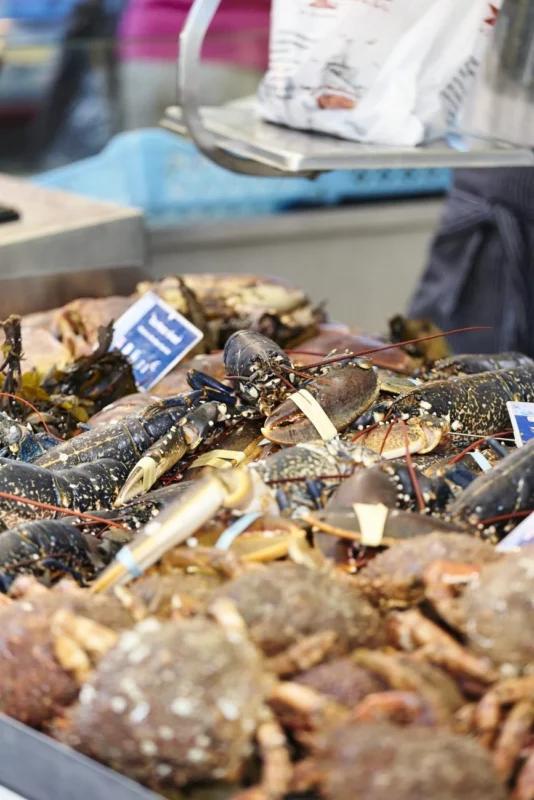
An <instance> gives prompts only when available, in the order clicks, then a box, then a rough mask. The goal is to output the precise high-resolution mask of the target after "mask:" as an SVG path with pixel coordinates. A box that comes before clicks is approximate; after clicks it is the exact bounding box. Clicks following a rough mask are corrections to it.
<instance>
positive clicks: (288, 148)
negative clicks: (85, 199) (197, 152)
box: [161, 98, 534, 176]
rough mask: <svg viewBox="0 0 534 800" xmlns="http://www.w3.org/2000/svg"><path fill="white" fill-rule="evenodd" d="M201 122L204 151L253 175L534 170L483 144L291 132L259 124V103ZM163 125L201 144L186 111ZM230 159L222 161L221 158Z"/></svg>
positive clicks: (172, 111)
mask: <svg viewBox="0 0 534 800" xmlns="http://www.w3.org/2000/svg"><path fill="white" fill-rule="evenodd" d="M199 119H200V120H201V121H202V125H203V127H204V129H205V131H206V132H207V133H208V134H209V136H210V137H211V139H212V141H213V146H212V147H211V149H206V147H205V146H204V145H203V146H202V147H201V148H200V149H201V150H202V151H203V152H204V154H205V155H207V156H208V157H209V158H211V159H212V161H216V162H217V163H221V165H222V166H225V167H226V168H228V169H234V170H235V171H240V172H242V171H245V170H244V169H236V166H240V167H243V166H244V165H247V169H246V171H247V173H248V174H263V175H279V176H283V175H293V176H294V175H313V174H316V173H318V172H329V171H332V170H347V169H349V170H361V169H429V168H437V167H520V166H534V151H532V150H526V149H525V150H521V149H517V148H514V147H511V146H506V145H502V146H499V145H492V144H489V143H487V142H484V141H482V140H481V141H479V142H477V143H476V145H474V146H473V148H472V149H470V150H468V151H461V150H455V149H453V148H452V147H450V146H449V145H448V144H447V143H446V142H443V141H440V142H435V143H432V144H429V145H424V146H421V147H387V146H385V145H370V144H359V143H358V142H349V141H345V140H343V139H337V138H335V137H334V136H325V135H321V134H319V133H306V132H303V131H295V130H290V129H289V128H284V127H282V126H281V125H273V124H271V123H269V122H264V121H263V120H261V119H259V117H258V116H257V114H256V112H255V102H254V99H253V98H245V99H244V100H242V101H240V102H238V103H229V104H228V105H224V106H220V107H216V108H203V109H200V111H199ZM161 125H162V126H163V127H164V128H166V129H167V130H170V131H173V132H175V133H179V134H180V135H182V136H191V138H192V139H193V141H195V142H196V143H197V144H198V141H197V139H196V138H195V133H196V129H195V128H193V129H191V128H190V127H189V125H188V121H187V116H186V113H184V108H183V107H180V106H171V107H170V108H168V109H167V110H166V112H165V116H164V117H163V119H162V120H161ZM217 151H222V152H223V153H224V154H225V158H224V162H221V161H220V152H217Z"/></svg>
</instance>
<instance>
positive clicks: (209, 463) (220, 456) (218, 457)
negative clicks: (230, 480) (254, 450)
mask: <svg viewBox="0 0 534 800" xmlns="http://www.w3.org/2000/svg"><path fill="white" fill-rule="evenodd" d="M245 458H246V456H245V453H243V451H242V450H210V451H209V453H202V455H201V456H199V457H198V458H195V460H194V461H193V463H192V464H191V466H192V467H215V468H216V469H224V468H225V467H228V466H230V465H231V464H235V465H237V464H241V462H242V461H244V460H245ZM228 462H230V464H229V463H228Z"/></svg>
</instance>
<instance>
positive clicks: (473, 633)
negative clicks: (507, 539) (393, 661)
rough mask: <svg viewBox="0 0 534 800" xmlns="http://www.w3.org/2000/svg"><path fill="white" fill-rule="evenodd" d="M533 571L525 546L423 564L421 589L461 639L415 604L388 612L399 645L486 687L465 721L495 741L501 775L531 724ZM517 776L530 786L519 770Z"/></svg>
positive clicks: (516, 757) (518, 753)
mask: <svg viewBox="0 0 534 800" xmlns="http://www.w3.org/2000/svg"><path fill="white" fill-rule="evenodd" d="M533 575H534V547H532V546H530V547H525V548H524V549H523V550H521V551H520V552H518V553H514V554H510V555H507V556H503V557H501V559H500V560H499V561H497V562H495V563H489V564H488V563H486V564H484V565H482V566H481V565H480V563H476V564H461V563H453V564H451V563H447V562H435V563H434V564H432V565H431V566H430V567H429V568H428V570H427V572H426V576H425V579H426V584H427V588H426V596H427V598H428V599H429V600H430V601H431V602H432V604H433V606H434V608H435V609H436V610H437V611H438V613H439V615H440V616H441V617H442V619H444V620H445V621H446V622H447V624H448V625H449V626H450V627H452V629H453V630H455V631H457V632H458V634H459V636H462V637H463V641H464V642H465V645H464V644H462V643H460V642H459V641H458V640H457V639H456V638H453V636H451V635H450V634H449V633H448V632H447V631H445V630H443V629H442V628H441V627H439V626H438V625H437V624H435V623H434V622H432V621H431V620H430V619H428V618H426V617H424V616H423V615H422V614H421V613H420V611H418V610H417V609H410V610H408V611H405V612H397V613H395V614H392V615H391V618H390V629H391V633H392V638H393V640H394V641H396V643H397V644H398V645H400V646H401V647H404V648H405V649H415V650H416V652H417V653H418V655H419V656H424V657H425V658H427V659H429V660H430V661H432V662H434V663H435V664H439V665H441V666H443V667H445V668H446V669H448V670H449V671H450V672H452V673H454V674H456V675H458V676H460V677H464V678H467V679H470V680H474V681H475V682H478V683H479V684H480V685H482V686H486V687H487V689H486V692H485V694H484V695H483V697H482V699H481V700H480V701H479V703H478V705H477V706H473V707H472V709H471V711H472V713H471V714H470V715H469V727H470V728H471V729H473V730H474V731H475V732H476V733H477V734H478V735H479V737H480V739H481V741H482V742H483V743H484V744H486V745H487V746H490V747H493V748H494V753H493V760H494V764H495V766H496V768H497V769H498V771H499V774H500V775H501V777H503V778H505V779H508V778H511V777H512V775H513V774H514V773H515V772H516V770H517V766H518V764H520V763H521V762H522V760H523V753H524V750H525V748H526V747H527V746H528V744H529V742H530V741H531V736H532V731H533V727H534V644H533V640H532V619H533V610H534V609H533V600H532V581H533ZM507 710H508V711H507ZM527 764H528V761H527ZM526 768H527V765H525V769H526ZM531 769H532V767H530V770H531ZM528 774H529V773H528V772H527V775H528ZM520 784H521V785H524V784H526V785H527V786H529V785H530V786H532V782H531V781H530V783H529V781H528V780H527V778H526V777H523V776H522V773H520V775H519V778H518V785H520ZM530 796H531V795H528V793H527V794H526V795H521V798H522V800H523V797H530Z"/></svg>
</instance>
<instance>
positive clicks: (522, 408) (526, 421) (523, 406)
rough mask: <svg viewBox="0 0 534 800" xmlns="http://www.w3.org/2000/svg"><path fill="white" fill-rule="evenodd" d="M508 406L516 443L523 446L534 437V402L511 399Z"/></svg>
mask: <svg viewBox="0 0 534 800" xmlns="http://www.w3.org/2000/svg"><path fill="white" fill-rule="evenodd" d="M506 407H507V409H508V413H509V415H510V419H511V421H512V428H513V431H514V439H515V443H516V445H517V446H518V447H523V445H524V444H526V443H527V442H528V441H529V440H530V439H534V403H516V402H514V401H510V402H508V403H506Z"/></svg>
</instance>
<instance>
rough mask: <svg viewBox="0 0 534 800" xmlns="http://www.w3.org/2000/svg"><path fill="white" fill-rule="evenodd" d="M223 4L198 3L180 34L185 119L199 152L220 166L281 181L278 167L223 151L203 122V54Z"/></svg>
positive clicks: (180, 85) (198, 0) (216, 1)
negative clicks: (200, 86) (200, 102)
mask: <svg viewBox="0 0 534 800" xmlns="http://www.w3.org/2000/svg"><path fill="white" fill-rule="evenodd" d="M220 3H221V0H195V2H194V3H193V5H192V7H191V10H190V12H189V14H188V16H187V20H186V22H185V25H184V27H183V30H182V32H181V34H180V47H179V51H178V92H179V97H180V105H181V107H182V119H183V121H184V123H185V126H186V128H187V131H188V133H189V135H190V137H191V139H192V140H193V142H194V143H195V144H196V146H197V147H198V149H199V150H200V151H201V152H202V153H204V155H205V156H207V158H209V159H210V160H211V161H214V162H215V163H216V164H219V166H221V167H224V168H225V169H229V170H231V171H232V172H240V173H242V174H244V175H261V176H267V177H271V178H273V177H281V176H283V175H284V174H285V173H284V172H283V171H281V170H278V169H276V168H275V167H269V166H267V165H266V164H262V163H259V162H257V161H252V160H251V159H248V158H240V157H239V156H236V155H233V154H232V153H229V152H227V151H226V150H223V149H222V148H221V147H219V145H218V144H217V141H216V139H215V137H214V136H213V134H212V133H211V132H210V131H209V130H208V129H207V128H206V126H205V125H204V123H203V121H202V116H201V114H200V111H199V107H198V102H197V100H198V83H199V75H200V69H201V50H202V44H203V42H204V39H205V38H206V34H207V32H208V28H209V26H210V25H211V22H212V20H213V17H214V16H215V13H216V11H217V9H218V8H219V5H220Z"/></svg>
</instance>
